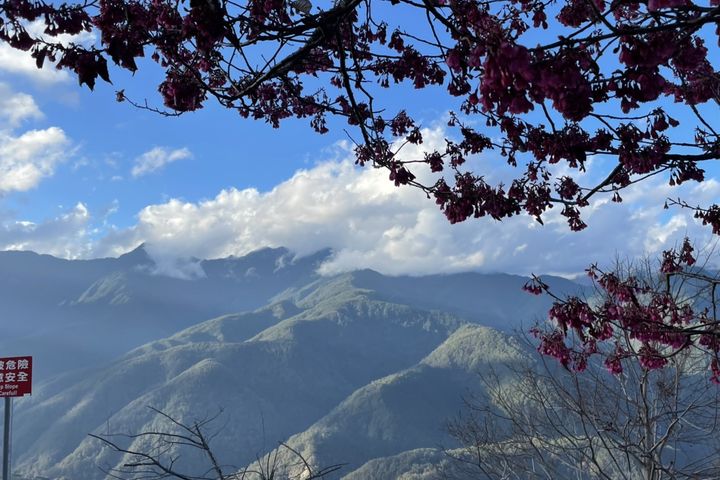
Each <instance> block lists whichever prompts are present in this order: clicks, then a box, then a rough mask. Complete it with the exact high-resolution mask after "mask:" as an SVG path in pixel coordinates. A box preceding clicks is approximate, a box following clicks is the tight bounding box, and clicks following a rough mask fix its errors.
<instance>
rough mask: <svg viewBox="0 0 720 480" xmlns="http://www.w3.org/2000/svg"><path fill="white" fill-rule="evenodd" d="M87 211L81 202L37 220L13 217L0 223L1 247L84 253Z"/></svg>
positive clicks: (57, 253)
mask: <svg viewBox="0 0 720 480" xmlns="http://www.w3.org/2000/svg"><path fill="white" fill-rule="evenodd" d="M89 221H90V214H89V212H88V209H87V208H86V207H85V205H84V204H82V203H78V204H77V205H75V207H73V208H72V209H70V210H68V211H66V212H63V213H62V214H60V215H59V216H57V217H55V218H51V219H48V220H45V221H43V222H40V223H34V222H29V221H22V220H14V221H5V222H2V223H0V249H1V250H33V251H35V252H42V253H49V254H51V255H55V256H58V257H63V258H79V257H84V256H87V255H88V253H89V252H90V249H91V244H90V242H89V238H88V234H89V232H88V224H89Z"/></svg>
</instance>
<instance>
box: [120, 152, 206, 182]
mask: <svg viewBox="0 0 720 480" xmlns="http://www.w3.org/2000/svg"><path fill="white" fill-rule="evenodd" d="M190 157H192V153H190V150H188V149H187V148H178V149H175V150H170V149H169V148H166V147H155V148H153V149H152V150H149V151H147V152H145V153H143V154H142V155H140V156H139V157H138V158H136V159H135V165H134V166H133V168H132V171H131V172H130V173H131V174H132V176H133V177H141V176H143V175H147V174H149V173H152V172H155V171H157V170H159V169H161V168H163V167H164V166H165V165H167V164H169V163H172V162H176V161H178V160H183V159H185V158H190Z"/></svg>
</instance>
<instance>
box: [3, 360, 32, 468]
mask: <svg viewBox="0 0 720 480" xmlns="http://www.w3.org/2000/svg"><path fill="white" fill-rule="evenodd" d="M30 394H32V357H5V358H0V397H5V421H4V423H3V462H2V480H11V479H10V475H11V471H10V453H11V452H10V437H11V435H10V434H11V432H10V427H11V425H12V399H13V397H24V396H25V395H30Z"/></svg>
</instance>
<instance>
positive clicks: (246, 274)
mask: <svg viewBox="0 0 720 480" xmlns="http://www.w3.org/2000/svg"><path fill="white" fill-rule="evenodd" d="M328 254H329V252H328V251H322V252H318V253H317V254H315V255H312V256H309V257H305V258H302V259H294V255H293V254H291V253H290V252H289V251H288V250H286V249H282V248H279V249H265V250H260V251H257V252H254V253H252V254H249V255H247V256H245V257H242V258H233V257H230V258H226V259H221V260H205V261H198V262H197V271H198V272H200V275H199V277H198V278H193V279H179V278H172V277H168V276H165V275H160V274H157V273H156V270H155V264H154V262H153V261H152V259H150V257H149V256H148V255H147V253H146V252H145V250H144V248H143V247H142V246H140V247H138V248H137V249H136V250H134V251H133V252H130V253H128V254H126V255H123V256H121V257H119V258H111V259H99V260H87V261H84V260H79V261H78V260H74V261H68V260H60V259H57V258H53V257H50V256H47V255H37V254H34V253H30V252H0V304H2V306H3V315H2V316H1V317H0V327H1V328H2V332H3V335H2V336H1V337H0V352H1V353H2V355H14V354H18V355H28V354H31V355H36V356H37V357H38V358H37V359H36V362H35V365H36V366H37V369H38V376H37V377H36V378H37V379H43V378H47V376H48V375H50V374H55V373H61V372H64V371H67V370H70V369H73V368H78V367H82V366H85V365H96V364H98V363H103V362H107V361H109V360H111V359H113V358H115V357H117V356H119V355H121V354H123V353H125V352H127V351H128V350H129V349H131V348H134V347H137V346H139V345H142V344H144V343H146V342H148V341H151V340H154V339H157V338H162V337H165V336H168V335H171V334H173V333H175V332H177V331H178V330H181V329H182V328H185V327H187V326H190V325H193V324H196V323H199V322H201V321H203V320H206V319H208V318H212V317H215V316H217V315H221V314H224V313H233V312H238V311H244V310H253V309H256V308H259V307H261V306H263V305H265V304H266V303H267V302H268V301H269V299H270V298H271V297H272V296H274V295H276V294H278V293H279V292H282V291H284V290H285V289H287V288H289V287H291V286H293V285H295V284H296V283H298V282H300V283H306V282H308V281H311V280H312V279H315V278H317V275H316V274H315V270H316V269H317V267H318V265H319V264H320V262H322V260H324V259H325V258H326V257H327V255H328Z"/></svg>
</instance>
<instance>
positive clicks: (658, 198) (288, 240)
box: [95, 132, 717, 275]
mask: <svg viewBox="0 0 720 480" xmlns="http://www.w3.org/2000/svg"><path fill="white" fill-rule="evenodd" d="M440 141H442V135H441V132H432V134H430V135H428V136H426V141H425V145H428V144H433V143H434V142H440ZM406 153H407V154H413V153H417V152H406ZM387 177H388V175H387V172H386V171H385V170H375V169H372V168H370V167H366V168H358V167H356V166H355V165H354V164H353V161H352V160H351V159H348V160H345V161H333V162H327V163H322V164H319V165H317V166H315V167H313V168H311V169H308V170H301V171H298V172H297V173H296V174H295V175H294V176H293V177H292V178H290V179H289V180H287V181H285V182H283V183H281V184H279V185H278V186H276V187H275V188H274V189H273V190H271V191H269V192H265V193H262V192H259V191H257V190H255V189H245V190H237V189H227V190H223V191H221V192H220V193H219V194H218V195H217V196H216V197H215V198H211V199H207V200H204V201H200V202H186V201H181V200H178V199H171V200H169V201H167V202H165V203H162V204H157V205H150V206H148V207H146V208H144V209H143V210H142V211H141V212H140V213H139V214H138V221H137V224H136V225H134V226H133V227H132V228H128V229H123V230H116V231H113V232H111V233H110V234H108V235H107V236H106V237H105V238H103V239H102V240H101V241H100V242H99V243H98V245H97V246H96V251H95V253H96V254H99V255H108V254H119V253H122V252H123V251H126V250H128V249H130V248H132V247H134V246H135V245H137V244H138V243H140V242H142V241H145V242H147V243H148V244H149V248H150V251H151V254H152V253H153V252H155V254H156V255H158V256H162V257H163V258H164V259H166V260H167V258H173V257H175V258H180V257H184V258H188V257H191V256H195V257H199V258H212V257H224V256H227V255H243V254H246V253H248V252H250V251H252V250H255V249H258V248H261V247H265V246H285V247H288V248H290V249H292V250H293V251H295V252H296V253H298V254H299V255H304V254H308V253H311V252H314V251H316V250H319V249H321V248H325V247H331V248H333V249H334V251H335V255H334V257H333V258H332V259H331V260H330V261H329V262H327V263H326V264H325V265H323V267H322V271H323V272H325V273H336V272H341V271H346V270H352V269H356V268H373V269H375V270H378V271H381V272H383V273H387V274H427V273H438V272H458V271H466V270H482V271H506V272H513V273H530V272H536V273H558V274H566V275H568V274H576V273H579V272H582V271H583V270H584V268H586V267H587V266H588V265H589V264H590V263H592V262H594V261H600V262H602V261H612V260H613V259H614V258H615V257H616V254H619V255H621V256H630V257H635V256H638V255H642V254H644V253H646V252H647V253H651V254H652V253H658V252H659V251H661V250H662V249H664V248H668V247H669V246H671V245H673V244H674V243H675V242H677V241H678V240H679V239H681V238H682V237H683V236H684V235H686V234H689V235H691V237H694V238H698V239H702V238H708V237H709V235H708V234H709V232H708V230H707V228H704V227H702V226H700V225H699V224H698V223H697V221H696V220H694V219H693V218H692V215H691V214H690V213H689V212H683V211H678V210H671V211H670V214H668V211H666V210H663V208H662V206H663V203H664V200H665V198H666V197H667V196H669V195H674V196H677V195H681V196H685V197H688V198H693V201H695V200H697V202H699V203H701V204H703V203H709V202H711V201H712V200H713V198H715V196H716V193H717V192H716V190H717V189H715V188H709V187H700V188H698V187H693V186H692V185H689V186H687V187H686V186H683V187H682V189H670V187H667V186H665V185H663V184H662V183H661V182H660V180H659V179H652V180H648V181H646V182H642V183H640V184H638V185H636V186H634V187H632V189H630V190H628V191H627V192H626V193H625V194H624V197H625V198H626V202H623V203H621V204H614V203H612V202H607V201H606V199H599V200H597V201H595V202H594V203H593V204H592V205H591V206H590V207H589V208H587V209H585V211H584V219H585V220H586V222H587V223H588V224H589V227H588V228H587V229H586V230H585V231H583V232H571V231H570V230H569V228H568V227H567V223H566V222H565V219H564V218H563V217H562V216H561V215H560V208H558V207H556V208H553V209H552V210H551V211H550V212H549V213H548V214H547V215H546V216H545V217H544V220H545V226H541V225H539V224H538V223H537V222H536V221H535V220H534V219H532V218H529V217H527V216H518V217H513V218H510V219H507V220H505V221H503V222H496V221H493V220H490V219H480V220H472V219H471V220H468V221H466V222H464V223H461V224H457V225H450V224H449V223H448V222H447V220H446V219H445V217H444V216H443V215H442V213H441V212H440V211H439V210H438V208H437V206H436V205H435V203H434V202H433V201H432V200H428V199H427V198H426V197H425V195H424V194H423V193H422V192H420V191H418V190H416V189H413V188H397V187H395V186H394V185H393V184H392V183H391V182H390V181H388V178H387ZM160 253H161V255H160ZM165 263H166V264H167V263H168V262H167V261H166V262H165Z"/></svg>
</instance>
